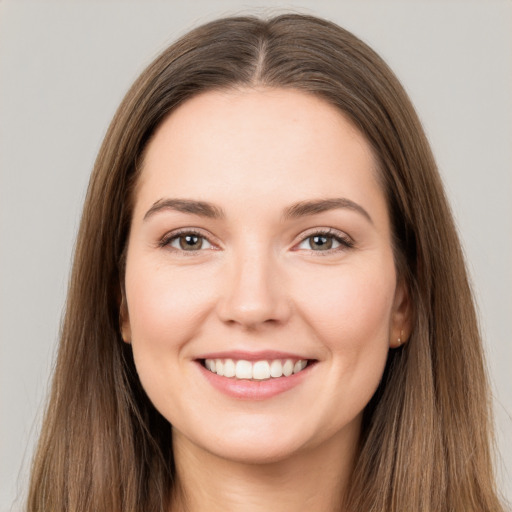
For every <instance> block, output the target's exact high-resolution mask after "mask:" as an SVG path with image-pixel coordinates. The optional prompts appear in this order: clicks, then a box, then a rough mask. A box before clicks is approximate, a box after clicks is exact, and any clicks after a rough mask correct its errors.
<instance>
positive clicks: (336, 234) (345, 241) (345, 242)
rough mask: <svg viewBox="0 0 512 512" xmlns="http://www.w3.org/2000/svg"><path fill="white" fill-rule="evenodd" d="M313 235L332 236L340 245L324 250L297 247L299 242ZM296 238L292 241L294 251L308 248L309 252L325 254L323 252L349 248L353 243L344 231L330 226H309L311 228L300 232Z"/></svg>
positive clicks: (327, 252)
mask: <svg viewBox="0 0 512 512" xmlns="http://www.w3.org/2000/svg"><path fill="white" fill-rule="evenodd" d="M315 235H320V236H322V235H323V236H329V237H332V238H334V239H335V240H336V241H337V242H339V244H340V247H336V248H334V249H326V250H324V251H314V250H313V249H300V248H299V247H298V246H299V245H300V244H302V243H303V242H305V241H306V240H307V239H308V238H311V237H312V236H315ZM298 238H299V240H298V241H297V242H295V243H294V245H293V247H292V250H295V251H300V250H308V251H309V252H314V253H317V254H318V255H322V254H324V255H325V254H329V253H333V252H338V251H344V250H347V249H351V248H352V247H354V245H355V242H354V240H353V239H352V237H351V236H349V235H347V233H345V232H344V231H340V230H338V229H335V228H332V227H329V228H327V227H325V228H324V227H316V228H311V229H308V230H306V231H304V232H302V233H301V234H300V236H299V237H298Z"/></svg>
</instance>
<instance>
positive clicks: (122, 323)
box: [119, 292, 132, 343]
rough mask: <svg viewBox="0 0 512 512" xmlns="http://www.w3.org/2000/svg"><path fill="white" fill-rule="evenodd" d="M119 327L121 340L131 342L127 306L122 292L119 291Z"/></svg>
mask: <svg viewBox="0 0 512 512" xmlns="http://www.w3.org/2000/svg"><path fill="white" fill-rule="evenodd" d="M119 329H120V331H121V336H122V338H123V341H124V342H125V343H131V341H132V328H131V325H130V315H129V313H128V306H127V304H126V298H125V294H124V292H121V301H120V304H119Z"/></svg>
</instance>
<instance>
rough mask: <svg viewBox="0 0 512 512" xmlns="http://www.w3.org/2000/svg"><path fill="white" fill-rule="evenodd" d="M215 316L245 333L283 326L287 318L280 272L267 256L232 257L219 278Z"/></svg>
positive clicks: (288, 308) (273, 261)
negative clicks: (250, 330) (220, 280)
mask: <svg viewBox="0 0 512 512" xmlns="http://www.w3.org/2000/svg"><path fill="white" fill-rule="evenodd" d="M222 288H223V290H222V294H221V295H222V298H221V299H220V301H219V303H218V315H219V317H220V319H221V320H222V321H223V322H225V323H228V324H233V325H239V326H241V327H243V328H246V329H258V328H259V327H262V326H263V325H270V324H275V325H277V324H284V323H286V321H287V320H288V319H289V317H290V314H291V310H292V308H291V301H290V299H289V297H288V296H287V293H286V285H285V283H284V279H283V275H282V272H280V271H279V268H278V264H277V262H276V261H275V260H274V259H273V258H272V257H271V256H270V255H268V254H250V255H245V256H239V257H235V256H234V257H233V260H232V262H231V263H230V264H229V268H228V269H226V273H225V275H224V276H223V284H222Z"/></svg>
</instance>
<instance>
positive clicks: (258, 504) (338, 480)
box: [172, 431, 357, 512]
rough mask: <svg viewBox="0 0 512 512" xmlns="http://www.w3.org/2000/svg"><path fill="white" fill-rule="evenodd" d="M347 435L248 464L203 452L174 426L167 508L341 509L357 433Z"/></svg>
mask: <svg viewBox="0 0 512 512" xmlns="http://www.w3.org/2000/svg"><path fill="white" fill-rule="evenodd" d="M349 437H350V436H349ZM348 441H349V440H348V439H347V438H346V437H345V438H344V439H343V440H341V439H336V438H333V439H330V440H329V441H327V442H325V443H323V444H322V445H321V446H317V447H315V448H312V449H307V450H303V451H301V452H300V453H296V454H294V455H293V456H291V457H288V458H287V459H285V460H279V461H274V462H269V463H258V464H249V463H244V462H238V461H231V460H227V459H224V458H221V457H218V456H216V455H214V454H212V453H209V452H206V451H205V450H202V449H201V448H200V447H197V446H196V445H194V444H193V443H191V442H190V441H189V440H188V439H186V438H185V437H184V436H183V435H181V434H180V433H179V432H176V431H175V432H174V433H173V445H174V456H175V463H176V474H177V482H176V483H177V485H176V487H175V489H176V492H175V497H174V504H173V507H172V510H173V512H174V511H176V512H185V511H186V512H205V511H208V512H221V511H222V512H232V511H233V512H234V511H240V510H244V512H263V511H265V512H272V511H282V510H293V511H294V512H306V511H307V512H313V511H321V512H341V511H342V508H341V507H342V505H341V503H342V502H343V498H344V495H345V491H346V489H347V485H348V480H349V478H350V473H351V471H352V467H353V463H354V459H355V456H356V446H357V438H355V439H354V438H353V437H352V439H350V442H348Z"/></svg>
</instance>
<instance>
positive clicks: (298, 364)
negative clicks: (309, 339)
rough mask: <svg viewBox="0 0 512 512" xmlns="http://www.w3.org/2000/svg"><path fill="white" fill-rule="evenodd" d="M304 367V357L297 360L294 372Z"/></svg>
mask: <svg viewBox="0 0 512 512" xmlns="http://www.w3.org/2000/svg"><path fill="white" fill-rule="evenodd" d="M304 368H306V361H304V360H303V359H302V360H301V361H297V362H296V363H295V365H294V366H293V373H299V372H300V371H302V370H304ZM224 375H225V374H224Z"/></svg>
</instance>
